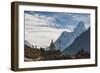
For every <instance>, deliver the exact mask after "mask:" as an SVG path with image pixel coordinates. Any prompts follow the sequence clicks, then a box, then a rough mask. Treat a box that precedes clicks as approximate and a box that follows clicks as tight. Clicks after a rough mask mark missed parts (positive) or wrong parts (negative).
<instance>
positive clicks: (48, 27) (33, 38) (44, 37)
mask: <svg viewBox="0 0 100 73" xmlns="http://www.w3.org/2000/svg"><path fill="white" fill-rule="evenodd" d="M24 20H25V40H27V41H28V42H29V43H30V44H32V45H37V46H39V47H47V46H49V45H50V42H51V40H54V41H56V40H57V38H58V37H59V36H60V34H61V33H62V32H63V31H67V32H73V31H74V29H75V27H76V26H77V24H78V23H79V22H80V21H81V22H83V23H84V25H85V28H86V29H87V28H88V27H89V26H90V14H87V13H67V12H41V11H24Z"/></svg>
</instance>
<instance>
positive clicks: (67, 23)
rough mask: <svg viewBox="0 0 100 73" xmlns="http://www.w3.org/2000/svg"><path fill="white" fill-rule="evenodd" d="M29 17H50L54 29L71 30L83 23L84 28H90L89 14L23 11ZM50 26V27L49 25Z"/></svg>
mask: <svg viewBox="0 0 100 73" xmlns="http://www.w3.org/2000/svg"><path fill="white" fill-rule="evenodd" d="M25 13H28V14H31V15H35V14H37V15H39V16H44V17H45V18H46V17H52V18H53V19H52V23H53V26H56V28H69V29H73V28H75V26H76V25H77V24H78V23H79V22H80V21H82V22H84V25H85V27H86V28H88V27H89V26H90V14H87V13H67V12H44V11H25ZM49 26H51V25H49Z"/></svg>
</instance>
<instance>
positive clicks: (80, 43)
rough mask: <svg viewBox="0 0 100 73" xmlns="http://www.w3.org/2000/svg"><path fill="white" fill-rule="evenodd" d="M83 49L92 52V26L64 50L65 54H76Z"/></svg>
mask: <svg viewBox="0 0 100 73" xmlns="http://www.w3.org/2000/svg"><path fill="white" fill-rule="evenodd" d="M81 49H84V51H86V52H88V53H90V28H89V29H88V30H86V31H85V32H83V33H82V34H81V35H80V36H78V37H77V38H76V39H75V40H74V42H73V43H72V44H71V45H70V46H68V47H66V48H65V49H64V50H63V53H64V54H75V53H77V52H78V51H80V50H81Z"/></svg>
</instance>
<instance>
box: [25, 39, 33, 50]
mask: <svg viewBox="0 0 100 73" xmlns="http://www.w3.org/2000/svg"><path fill="white" fill-rule="evenodd" d="M24 47H25V48H32V45H31V44H30V43H29V42H28V41H27V40H24Z"/></svg>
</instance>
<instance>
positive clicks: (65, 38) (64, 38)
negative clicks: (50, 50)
mask: <svg viewBox="0 0 100 73" xmlns="http://www.w3.org/2000/svg"><path fill="white" fill-rule="evenodd" d="M85 30H86V29H85V26H84V23H83V22H79V23H78V24H77V26H76V28H75V29H74V31H73V32H67V31H64V32H62V34H61V35H60V37H59V38H58V39H57V40H56V41H55V43H54V45H55V47H56V48H57V49H60V50H61V51H63V50H64V49H65V48H66V47H68V46H69V45H71V44H72V43H73V42H74V40H75V38H76V37H78V36H79V35H80V34H81V33H83V32H84V31H85Z"/></svg>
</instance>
